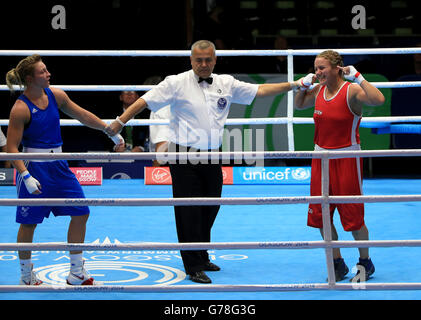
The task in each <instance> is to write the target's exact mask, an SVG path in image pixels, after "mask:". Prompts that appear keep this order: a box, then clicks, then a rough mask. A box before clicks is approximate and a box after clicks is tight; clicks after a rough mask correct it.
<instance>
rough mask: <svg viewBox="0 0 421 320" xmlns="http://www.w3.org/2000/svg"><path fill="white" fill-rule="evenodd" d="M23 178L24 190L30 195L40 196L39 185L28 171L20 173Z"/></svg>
mask: <svg viewBox="0 0 421 320" xmlns="http://www.w3.org/2000/svg"><path fill="white" fill-rule="evenodd" d="M20 175H21V176H22V178H23V182H24V183H25V187H26V190H28V192H29V193H30V194H40V193H41V184H40V183H39V181H38V180H37V179H35V178H34V177H33V176H31V174H30V173H29V172H28V170H26V171H24V172H22V173H21V174H20Z"/></svg>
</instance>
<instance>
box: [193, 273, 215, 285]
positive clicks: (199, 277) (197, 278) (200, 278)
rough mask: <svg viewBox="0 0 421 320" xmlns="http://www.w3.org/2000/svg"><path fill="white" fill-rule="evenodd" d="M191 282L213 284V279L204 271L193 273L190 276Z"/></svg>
mask: <svg viewBox="0 0 421 320" xmlns="http://www.w3.org/2000/svg"><path fill="white" fill-rule="evenodd" d="M189 276H190V280H191V281H193V282H198V283H211V282H212V281H211V279H209V277H208V276H207V275H206V273H204V272H203V271H197V272H193V273H192V274H190V275H189Z"/></svg>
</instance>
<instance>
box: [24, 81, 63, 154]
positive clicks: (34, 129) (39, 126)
mask: <svg viewBox="0 0 421 320" xmlns="http://www.w3.org/2000/svg"><path fill="white" fill-rule="evenodd" d="M44 91H45V93H46V94H47V96H48V106H47V108H46V109H45V110H42V109H40V108H38V107H37V106H36V105H34V104H33V103H32V102H31V101H30V100H29V99H28V98H27V97H26V96H25V95H24V94H21V95H20V96H19V98H18V99H20V100H22V101H24V102H25V103H26V105H27V106H28V108H29V112H30V113H31V121H30V123H29V125H28V126H27V127H26V128H25V129H24V131H23V137H22V144H23V146H24V147H29V148H43V149H49V148H57V147H59V146H61V145H62V144H63V141H62V139H61V131H60V114H59V111H58V106H57V101H56V98H55V97H54V94H53V92H52V91H51V89H50V88H45V89H44Z"/></svg>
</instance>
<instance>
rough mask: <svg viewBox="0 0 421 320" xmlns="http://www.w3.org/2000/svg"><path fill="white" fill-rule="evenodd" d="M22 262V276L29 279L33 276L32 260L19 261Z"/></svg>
mask: <svg viewBox="0 0 421 320" xmlns="http://www.w3.org/2000/svg"><path fill="white" fill-rule="evenodd" d="M19 262H20V272H21V274H22V276H24V277H28V276H30V275H31V271H32V259H31V258H29V259H19Z"/></svg>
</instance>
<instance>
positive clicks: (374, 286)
mask: <svg viewBox="0 0 421 320" xmlns="http://www.w3.org/2000/svg"><path fill="white" fill-rule="evenodd" d="M321 51H322V50H321V49H320V50H319V49H318V50H250V51H241V50H240V51H224V50H222V51H221V50H220V51H217V55H218V56H224V55H225V56H246V55H257V56H259V55H287V57H288V81H293V80H294V79H293V56H294V55H316V54H318V53H319V52H321ZM336 51H338V52H339V53H340V54H342V55H346V54H413V53H421V48H396V49H337V50H336ZM32 53H35V52H34V51H8V50H3V51H0V55H7V56H12V55H17V56H26V55H29V54H32ZM36 53H39V54H40V55H41V56H48V55H51V56H107V55H109V56H189V55H190V51H83V50H81V51H54V50H52V51H50V50H49V51H43V50H40V51H37V52H36ZM372 84H373V85H374V86H376V87H378V88H406V87H420V86H421V81H414V82H394V83H392V82H381V83H380V82H379V83H376V82H374V83H372ZM55 87H59V88H62V89H63V90H74V91H120V90H139V91H140V90H142V91H145V90H149V89H150V88H152V87H153V86H101V85H98V86H71V85H56V86H55ZM6 89H7V87H5V86H0V90H6ZM287 110H288V113H287V117H285V118H258V119H228V120H227V123H226V124H227V125H235V124H287V128H288V149H289V150H288V151H273V152H269V151H268V152H265V151H251V152H219V153H209V152H200V153H199V154H192V153H155V152H148V153H138V154H130V153H129V154H128V153H60V154H42V153H31V154H23V153H20V154H1V153H0V160H16V159H19V160H28V159H33V160H41V159H49V160H52V159H65V160H87V159H106V160H110V159H119V160H152V159H157V158H161V159H162V158H165V159H166V160H174V159H179V158H183V159H185V158H189V157H191V156H193V157H194V159H195V160H198V159H203V160H207V159H218V160H230V159H234V158H237V157H242V158H243V159H254V160H256V159H311V158H320V159H321V161H322V195H321V196H320V197H313V196H305V195H300V196H291V197H278V196H273V197H268V196H260V197H237V196H236V197H226V196H223V197H222V198H220V199H215V198H177V199H173V198H171V197H166V198H146V197H141V198H132V199H128V198H114V197H110V198H88V197H87V199H20V200H19V199H13V198H0V206H17V205H22V204H25V205H28V206H29V205H30V206H43V205H54V206H74V205H75V204H77V205H87V206H90V207H115V206H123V207H137V206H146V207H157V206H177V205H201V206H203V205H221V206H243V205H247V206H256V205H258V206H262V205H263V206H281V207H282V206H283V205H288V206H289V205H297V204H301V205H307V204H308V203H320V204H321V205H322V211H323V225H324V230H325V234H324V239H325V240H321V241H313V240H306V241H250V242H246V241H244V242H243V241H240V242H212V243H188V244H180V243H169V242H168V243H167V242H136V243H114V244H113V243H103V244H100V243H94V244H92V243H85V244H69V243H62V242H44V243H31V244H23V243H0V251H12V250H34V251H35V250H36V251H49V250H59V251H67V250H83V251H92V252H95V251H101V252H102V251H125V250H152V249H154V250H180V249H183V250H195V249H209V250H259V249H264V250H277V251H278V250H280V251H282V250H287V251H290V250H293V251H295V250H300V249H322V250H323V251H324V254H325V266H326V269H327V282H310V283H286V284H250V285H247V284H212V285H197V284H193V285H178V284H177V285H97V286H66V285H64V284H63V285H60V284H54V285H42V286H19V285H2V284H0V293H11V292H36V293H41V292H54V293H58V292H126V293H133V292H144V293H166V292H286V291H358V290H361V289H363V290H367V291H371V290H372V291H379V290H382V291H383V290H399V291H400V290H404V291H405V290H420V289H421V282H396V283H392V282H379V283H375V282H372V281H369V282H363V283H349V282H348V283H337V282H336V281H335V275H334V267H333V257H332V249H333V248H363V247H364V248H365V247H370V248H403V247H407V248H409V247H421V240H370V241H332V234H331V232H330V231H331V228H330V226H331V222H330V214H329V204H331V203H367V204H371V203H399V202H415V203H417V202H420V201H421V192H420V191H421V190H419V191H418V194H406V195H364V196H340V197H339V196H330V195H329V192H328V189H329V188H328V186H329V175H328V171H329V170H328V166H329V159H335V158H349V157H362V158H364V157H418V156H421V149H414V150H377V151H371V150H362V151H341V152H335V151H305V152H301V151H299V152H297V151H294V140H293V124H308V123H312V122H313V120H312V119H311V118H294V116H293V92H292V91H290V92H288V109H287ZM105 121H106V122H111V121H113V120H110V119H109V120H105ZM411 122H414V123H417V122H421V117H416V116H414V117H372V118H370V117H368V118H363V119H362V121H361V127H374V126H379V125H381V124H385V123H406V124H408V123H411ZM7 124H8V120H0V125H7ZM152 124H168V121H158V120H130V122H129V123H128V125H152ZM61 125H62V126H78V125H80V123H79V122H78V121H75V120H61ZM410 130H411V129H410ZM364 183H365V182H364ZM224 188H225V187H224ZM243 188H244V187H243ZM280 192H282V191H280ZM304 212H306V211H304ZM303 215H305V214H304V213H303ZM222 219H223V218H222ZM303 227H304V228H307V227H306V226H305V225H304V226H303ZM376 261H377V260H376V258H375V257H374V263H375V264H376ZM220 272H224V270H222V271H220ZM377 272H381V271H380V270H378V271H377ZM420 281H421V278H420Z"/></svg>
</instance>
